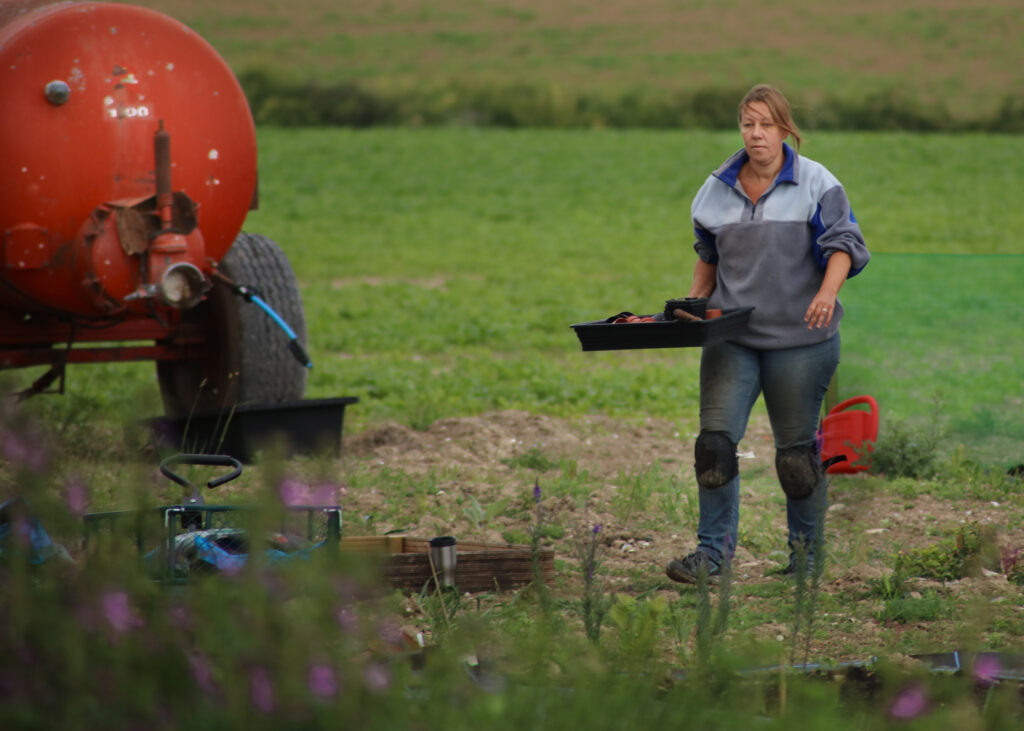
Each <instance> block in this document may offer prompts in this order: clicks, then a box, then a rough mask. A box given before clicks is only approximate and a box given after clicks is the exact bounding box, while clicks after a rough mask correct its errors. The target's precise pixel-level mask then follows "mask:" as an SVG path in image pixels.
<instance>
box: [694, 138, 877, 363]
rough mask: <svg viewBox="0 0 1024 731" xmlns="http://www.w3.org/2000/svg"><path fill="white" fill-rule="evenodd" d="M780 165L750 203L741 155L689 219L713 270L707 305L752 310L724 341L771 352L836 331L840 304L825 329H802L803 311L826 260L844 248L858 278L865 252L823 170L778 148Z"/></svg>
mask: <svg viewBox="0 0 1024 731" xmlns="http://www.w3.org/2000/svg"><path fill="white" fill-rule="evenodd" d="M783 152H784V153H785V156H786V161H785V163H784V164H783V166H782V170H781V171H780V172H779V174H778V176H777V177H776V178H775V181H774V182H773V183H772V184H771V185H770V186H769V188H768V190H766V191H765V193H764V195H762V196H761V198H760V200H758V202H757V203H756V204H755V203H753V202H752V201H751V200H750V198H749V196H747V194H746V192H744V190H743V186H742V185H741V184H740V182H739V173H740V168H741V167H743V163H745V162H746V161H747V159H748V157H747V152H746V150H740V151H739V152H737V153H736V154H735V155H733V156H732V157H730V158H729V159H728V160H726V161H725V162H724V163H723V164H722V166H721V167H720V168H718V170H716V171H715V172H713V173H712V174H711V175H710V176H708V179H707V180H706V181H705V182H704V185H703V186H701V189H700V190H699V191H698V192H697V195H696V196H695V197H694V199H693V206H692V208H691V215H692V217H693V228H694V233H695V234H696V236H697V241H696V243H694V245H693V247H694V249H695V250H696V251H697V255H698V256H699V257H700V258H701V259H702V260H703V261H705V262H707V263H709V264H714V265H716V266H717V281H716V284H715V291H714V292H713V293H712V295H711V297H710V299H709V301H708V307H713V308H714V307H717V308H720V309H722V310H732V309H735V308H737V307H754V308H756V309H755V310H754V312H753V314H752V315H751V317H750V323H749V325H748V326H747V328H746V329H745V330H744V331H743V332H741V333H738V334H737V335H735V336H734V337H732V338H730V340H731V341H733V342H736V343H739V344H740V345H745V346H748V347H751V348H759V349H764V350H776V349H779V348H792V347H797V346H801V345H811V344H813V343H818V342H821V341H824V340H828V339H829V338H831V337H832V336H833V335H835V334H836V333H837V332H838V330H839V322H840V321H841V320H842V317H843V306H842V304H841V303H840V302H838V301H837V302H836V311H835V314H834V315H833V317H832V322H831V324H830V325H829V326H828V327H823V328H820V329H814V330H808V329H807V323H806V322H804V320H803V317H804V313H805V312H806V310H807V306H808V305H809V304H810V303H811V300H812V299H813V298H814V295H815V294H816V293H817V291H818V289H819V288H820V287H821V282H822V279H823V277H824V274H825V265H826V263H827V262H828V258H829V257H830V256H831V255H832V253H833V252H836V251H845V252H846V253H847V254H849V255H850V258H851V259H852V260H853V265H852V267H851V269H850V275H849V276H851V277H852V276H854V275H856V274H858V273H859V272H860V271H861V270H862V269H863V268H864V267H865V265H867V263H868V259H870V258H871V255H870V254H869V253H868V250H867V246H866V245H865V244H864V237H863V236H862V235H861V232H860V226H858V225H857V220H856V219H855V218H854V216H853V212H852V211H851V210H850V202H849V200H848V199H847V197H846V192H845V191H844V190H843V186H842V185H841V184H840V183H839V181H838V180H837V179H836V177H835V176H834V175H833V174H832V173H830V172H829V171H828V170H827V169H826V168H825V167H824V166H823V165H821V164H820V163H817V162H815V161H814V160H811V159H809V158H806V157H804V156H802V155H799V154H797V153H796V152H795V151H794V150H793V149H792V148H791V147H790V146H789V145H786V144H783Z"/></svg>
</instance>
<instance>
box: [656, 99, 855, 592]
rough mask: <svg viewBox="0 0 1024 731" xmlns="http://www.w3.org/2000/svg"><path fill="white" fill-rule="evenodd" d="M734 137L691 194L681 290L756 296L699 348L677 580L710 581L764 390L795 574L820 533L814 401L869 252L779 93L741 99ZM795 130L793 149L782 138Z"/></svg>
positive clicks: (734, 509)
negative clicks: (689, 270) (684, 536)
mask: <svg viewBox="0 0 1024 731" xmlns="http://www.w3.org/2000/svg"><path fill="white" fill-rule="evenodd" d="M739 124H740V132H741V134H742V136H743V149H742V150H740V151H739V152H737V153H736V154H735V155H733V156H732V157H730V158H729V159H728V160H726V161H725V163H723V164H722V166H721V167H720V168H718V170H716V171H715V172H714V173H712V174H711V175H710V176H709V177H708V179H707V180H706V181H705V183H704V185H703V186H702V187H701V189H700V191H698V193H697V195H696V197H695V198H694V201H693V206H692V210H691V213H692V217H693V224H694V232H695V233H696V236H697V241H696V243H695V244H694V249H695V250H696V252H697V256H698V260H697V263H696V266H695V269H694V274H693V285H692V287H691V288H690V291H689V296H690V297H707V298H708V307H710V308H719V309H722V310H725V311H728V310H733V309H736V308H738V307H750V306H752V307H754V308H755V309H754V311H753V313H752V314H751V317H750V322H749V325H748V326H747V327H746V328H745V329H744V330H743V332H742V333H740V334H738V335H736V336H735V337H733V338H731V339H730V340H729V341H727V342H721V341H720V342H717V343H712V344H709V345H707V346H705V348H704V351H703V354H702V356H701V368H700V435H699V436H698V437H697V443H696V445H695V448H694V462H695V464H694V467H695V470H696V474H697V484H698V490H699V505H700V521H699V524H698V527H697V543H698V545H697V549H696V550H695V551H694V552H693V553H691V554H689V555H688V556H686V557H685V558H682V559H679V560H676V561H672V562H670V563H669V565H668V568H667V571H666V573H667V574H668V576H669V578H671V579H673V580H675V581H681V582H690V583H696V582H697V581H698V579H699V578H702V577H706V578H707V579H709V580H710V581H711V582H714V581H715V579H716V577H717V576H719V575H720V574H721V573H722V572H723V571H725V570H727V569H728V565H729V561H730V559H731V558H732V556H733V554H734V553H735V551H736V536H737V529H738V527H739V495H740V478H739V468H738V461H737V457H736V445H737V443H738V442H739V441H740V439H742V438H743V434H744V432H745V431H746V428H747V421H748V419H749V417H750V411H751V409H752V408H753V406H754V403H755V401H756V400H757V398H758V395H759V394H761V393H763V394H764V400H765V405H766V407H767V409H768V417H769V419H770V421H771V426H772V432H773V434H774V437H775V449H776V452H775V467H776V471H777V474H778V477H779V482H780V483H781V486H782V489H783V491H784V492H785V494H786V515H787V522H788V525H789V547H790V563H789V566H788V567H786V569H785V572H786V573H792V572H793V571H794V570H795V567H796V559H797V557H798V556H800V555H801V552H806V554H807V555H809V556H810V555H812V554H813V552H814V549H815V547H816V544H817V543H819V542H820V541H819V540H817V538H816V537H818V536H820V530H821V524H820V522H819V520H820V519H823V516H824V510H825V479H824V478H825V474H824V469H823V468H822V465H821V458H820V455H819V453H818V449H817V446H816V431H817V425H818V417H819V414H820V412H821V403H822V400H823V399H824V396H825V391H826V390H827V389H828V384H829V382H830V381H831V379H832V374H833V373H834V372H835V369H836V366H837V365H838V363H839V323H840V321H841V320H842V317H843V307H842V305H841V304H840V302H839V300H838V299H837V295H838V293H839V288H840V287H841V286H842V285H843V282H844V281H845V280H846V279H847V278H848V277H851V276H854V275H855V274H857V273H859V272H860V270H861V269H863V268H864V266H865V265H866V264H867V263H868V259H869V258H870V254H869V253H868V251H867V248H866V246H865V244H864V238H863V236H862V235H861V232H860V227H859V226H858V225H857V221H856V219H855V218H854V217H853V213H852V212H851V210H850V204H849V201H848V200H847V197H846V193H845V191H844V190H843V187H842V185H840V183H839V181H838V180H837V179H836V178H835V176H833V175H832V174H831V173H830V172H829V171H828V170H826V169H825V168H824V167H823V166H822V165H820V164H819V163H816V162H814V161H813V160H810V159H808V158H806V157H803V156H802V155H800V154H799V152H798V151H799V149H800V142H801V138H800V131H799V129H798V128H797V126H796V123H795V122H794V121H793V117H792V115H791V113H790V109H789V102H788V101H787V100H786V98H785V97H784V96H783V95H782V93H781V92H780V91H778V90H777V89H775V88H773V87H770V86H765V85H758V86H755V87H754V88H753V89H751V90H750V91H749V92H747V95H746V96H745V97H744V98H743V100H742V101H741V102H740V106H739ZM788 137H792V138H793V140H794V142H795V144H796V150H794V149H793V148H791V147H790V146H789V145H787V144H786V143H785V142H784V140H786V138H788Z"/></svg>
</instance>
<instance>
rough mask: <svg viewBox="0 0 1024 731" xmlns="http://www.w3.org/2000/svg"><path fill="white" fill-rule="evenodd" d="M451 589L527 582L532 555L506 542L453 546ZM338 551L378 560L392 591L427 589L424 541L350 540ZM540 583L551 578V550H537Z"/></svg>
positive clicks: (430, 583) (483, 588)
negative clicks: (363, 554)
mask: <svg viewBox="0 0 1024 731" xmlns="http://www.w3.org/2000/svg"><path fill="white" fill-rule="evenodd" d="M456 548H457V551H456V557H457V558H456V563H455V585H456V587H457V588H458V590H459V591H461V592H483V591H505V590H507V589H514V588H516V587H520V586H526V585H527V584H529V583H530V582H531V581H533V550H532V549H531V548H530V547H529V546H518V545H513V544H508V543H481V542H478V541H462V540H460V541H458V544H457V547H456ZM341 550H342V551H343V552H356V553H366V554H372V555H375V556H378V557H380V558H382V559H383V572H384V580H385V581H386V582H387V583H388V584H389V585H391V586H392V587H394V588H396V589H402V590H406V591H416V592H418V591H421V590H422V589H423V588H424V587H425V586H428V587H429V588H433V581H432V578H433V577H432V574H431V570H430V540H429V539H427V538H409V537H406V536H352V537H343V538H342V539H341ZM537 559H538V561H539V564H540V571H541V575H542V576H543V577H544V581H545V582H548V581H550V580H551V579H552V578H553V577H554V574H555V551H554V549H551V548H542V549H540V550H539V551H538V556H537Z"/></svg>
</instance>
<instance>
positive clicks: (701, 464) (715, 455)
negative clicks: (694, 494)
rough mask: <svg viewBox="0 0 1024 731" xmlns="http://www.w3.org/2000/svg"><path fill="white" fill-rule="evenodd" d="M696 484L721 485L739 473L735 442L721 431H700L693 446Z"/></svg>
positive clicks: (713, 486) (704, 485) (711, 487)
mask: <svg viewBox="0 0 1024 731" xmlns="http://www.w3.org/2000/svg"><path fill="white" fill-rule="evenodd" d="M693 467H694V470H695V471H696V473H697V484H698V485H700V486H701V487H704V488H708V489H712V490H713V489H715V488H718V487H722V485H724V484H725V483H727V482H729V480H731V479H732V478H734V477H735V476H736V475H738V474H739V460H738V459H737V458H736V442H734V441H733V440H732V439H730V438H729V435H728V434H726V433H725V432H722V431H709V432H701V434H700V436H699V437H697V443H696V444H695V445H694V448H693Z"/></svg>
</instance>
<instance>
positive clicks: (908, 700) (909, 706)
mask: <svg viewBox="0 0 1024 731" xmlns="http://www.w3.org/2000/svg"><path fill="white" fill-rule="evenodd" d="M927 710H928V696H927V695H926V694H925V691H924V688H923V687H922V686H921V685H920V684H918V683H915V684H913V685H910V686H907V687H906V688H904V689H903V690H901V691H900V693H899V695H897V696H896V700H894V701H893V703H892V705H891V706H890V707H889V716H890V717H892V718H895V719H897V720H900V721H909V720H910V719H912V718H917V717H918V716H920V715H921V714H922V713H924V712H925V711H927Z"/></svg>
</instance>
